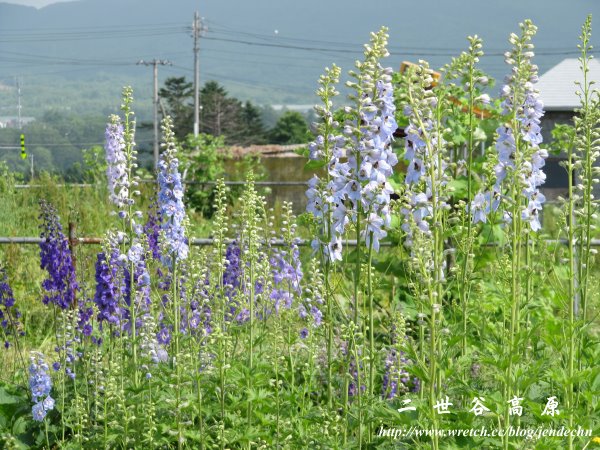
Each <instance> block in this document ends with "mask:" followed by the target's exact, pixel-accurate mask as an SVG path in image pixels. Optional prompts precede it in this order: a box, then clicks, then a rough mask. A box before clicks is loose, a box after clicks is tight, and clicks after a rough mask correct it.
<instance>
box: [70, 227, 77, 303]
mask: <svg viewBox="0 0 600 450" xmlns="http://www.w3.org/2000/svg"><path fill="white" fill-rule="evenodd" d="M76 232H77V225H76V224H75V222H69V250H70V251H71V262H72V264H73V271H74V272H75V276H77V256H76V255H75V247H76V246H77V244H78V243H79V240H78V239H77V236H76ZM76 308H77V292H73V309H76Z"/></svg>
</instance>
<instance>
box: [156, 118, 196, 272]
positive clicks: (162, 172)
mask: <svg viewBox="0 0 600 450" xmlns="http://www.w3.org/2000/svg"><path fill="white" fill-rule="evenodd" d="M163 136H164V139H165V144H163V145H164V146H165V147H166V148H165V151H164V152H163V154H162V155H161V159H160V161H159V163H158V185H159V193H158V204H159V209H160V214H161V228H162V232H163V235H162V238H163V240H162V242H161V250H162V251H161V256H162V262H163V264H164V265H165V266H167V267H169V268H172V265H173V258H175V259H176V260H178V261H182V260H185V259H186V258H187V257H188V252H189V248H188V241H187V238H186V237H185V228H184V226H183V221H184V219H185V207H184V204H183V186H182V184H181V175H180V174H179V160H178V159H177V149H176V147H175V140H174V139H175V138H174V135H173V131H172V124H171V120H170V118H168V117H167V118H166V119H165V120H164V124H163Z"/></svg>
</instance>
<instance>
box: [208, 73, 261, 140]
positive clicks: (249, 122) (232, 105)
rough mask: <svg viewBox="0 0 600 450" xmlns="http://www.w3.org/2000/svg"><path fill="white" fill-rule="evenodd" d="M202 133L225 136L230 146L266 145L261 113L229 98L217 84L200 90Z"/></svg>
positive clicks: (253, 107)
mask: <svg viewBox="0 0 600 450" xmlns="http://www.w3.org/2000/svg"><path fill="white" fill-rule="evenodd" d="M200 104H201V105H202V109H201V112H200V131H201V132H203V133H206V134H211V135H213V136H223V137H224V139H225V143H226V144H228V145H250V144H261V143H265V142H266V139H265V129H264V125H263V123H262V119H261V113H260V110H259V109H258V108H257V107H256V106H254V105H253V104H252V103H250V102H249V101H247V102H246V103H244V104H242V102H240V101H239V100H238V99H237V98H235V97H229V96H228V93H227V91H226V90H225V88H224V87H223V86H221V85H219V83H217V82H216V81H209V82H207V83H206V84H205V85H204V87H203V88H202V90H201V91H200Z"/></svg>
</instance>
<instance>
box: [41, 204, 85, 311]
mask: <svg viewBox="0 0 600 450" xmlns="http://www.w3.org/2000/svg"><path fill="white" fill-rule="evenodd" d="M40 207H41V215H40V219H41V221H42V223H41V225H40V228H41V230H42V231H41V238H42V239H43V241H42V242H41V243H40V258H41V268H42V269H44V270H46V271H47V272H48V278H47V279H45V280H44V281H43V282H42V287H43V288H44V290H45V291H46V294H45V295H44V298H43V300H42V301H43V302H44V304H45V305H46V304H48V303H53V304H55V305H56V306H58V307H60V308H62V309H66V308H69V307H70V306H71V305H72V304H73V303H74V302H75V294H76V292H77V290H78V289H79V286H78V284H77V281H76V279H75V267H74V266H73V259H72V256H71V250H70V249H69V245H68V243H67V238H66V237H65V235H64V234H63V231H62V226H61V224H60V220H59V218H58V216H57V214H56V210H55V209H54V207H53V206H52V205H50V204H49V203H47V202H46V201H44V200H42V201H41V202H40Z"/></svg>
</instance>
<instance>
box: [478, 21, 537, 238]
mask: <svg viewBox="0 0 600 450" xmlns="http://www.w3.org/2000/svg"><path fill="white" fill-rule="evenodd" d="M521 27H522V29H523V36H522V37H521V38H519V37H517V36H516V35H513V36H511V38H510V42H511V44H512V45H513V49H512V50H511V51H510V52H507V53H506V58H505V61H506V63H507V64H509V65H510V66H511V67H512V69H511V74H510V75H508V76H507V77H506V78H505V85H504V86H503V87H502V89H501V91H500V92H501V98H502V107H503V110H502V114H503V115H504V116H505V117H506V118H507V123H505V124H503V125H502V126H500V127H499V128H498V129H497V130H496V132H497V133H498V138H497V139H496V144H495V147H496V150H497V152H498V162H497V163H496V165H495V167H494V173H495V176H496V180H495V183H494V186H493V188H492V190H491V192H489V193H487V194H486V195H488V203H490V207H491V209H492V210H496V209H497V207H498V206H499V204H500V200H501V198H502V193H503V184H504V181H505V180H506V179H507V177H508V176H509V175H511V178H510V180H508V181H507V182H508V183H509V184H511V185H512V183H518V184H520V187H521V194H522V195H523V196H524V197H525V199H526V202H527V204H526V205H525V207H524V208H523V209H522V211H521V218H522V219H523V220H524V221H526V222H527V223H529V226H530V228H531V230H532V231H538V230H540V229H541V224H540V222H539V213H540V212H541V210H542V204H543V203H544V201H545V197H544V196H543V195H542V194H541V193H540V191H539V187H540V186H541V185H542V184H543V183H544V182H545V181H546V175H545V174H544V172H543V170H542V168H543V167H544V164H545V159H546V158H547V157H548V152H547V151H546V150H544V149H541V148H540V147H539V145H540V144H541V143H542V134H541V127H540V122H541V118H542V116H543V115H544V106H543V103H542V101H541V99H540V97H539V92H538V91H537V90H536V89H535V87H534V85H535V83H536V82H537V81H538V75H537V71H538V68H537V66H536V65H535V64H533V63H532V58H533V56H534V53H533V45H532V44H531V43H530V42H529V41H530V40H531V38H532V37H533V35H534V34H535V31H536V27H535V26H534V25H532V24H531V23H530V22H526V23H524V24H522V26H521ZM515 102H518V103H517V104H515ZM517 137H518V139H517ZM517 141H518V142H520V147H519V150H518V152H517ZM513 177H514V178H513ZM478 195H479V194H478ZM482 195H483V194H482ZM489 197H493V198H494V201H492V202H490V201H489ZM476 200H477V196H476V197H475V199H474V201H473V203H472V204H471V212H472V213H473V221H474V222H478V221H482V220H481V209H480V208H478V207H477V205H476V204H474V203H475V201H476ZM513 200H514V199H513ZM511 220H512V217H511V213H507V212H505V213H504V221H505V222H510V221H511ZM483 222H484V221H483Z"/></svg>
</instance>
